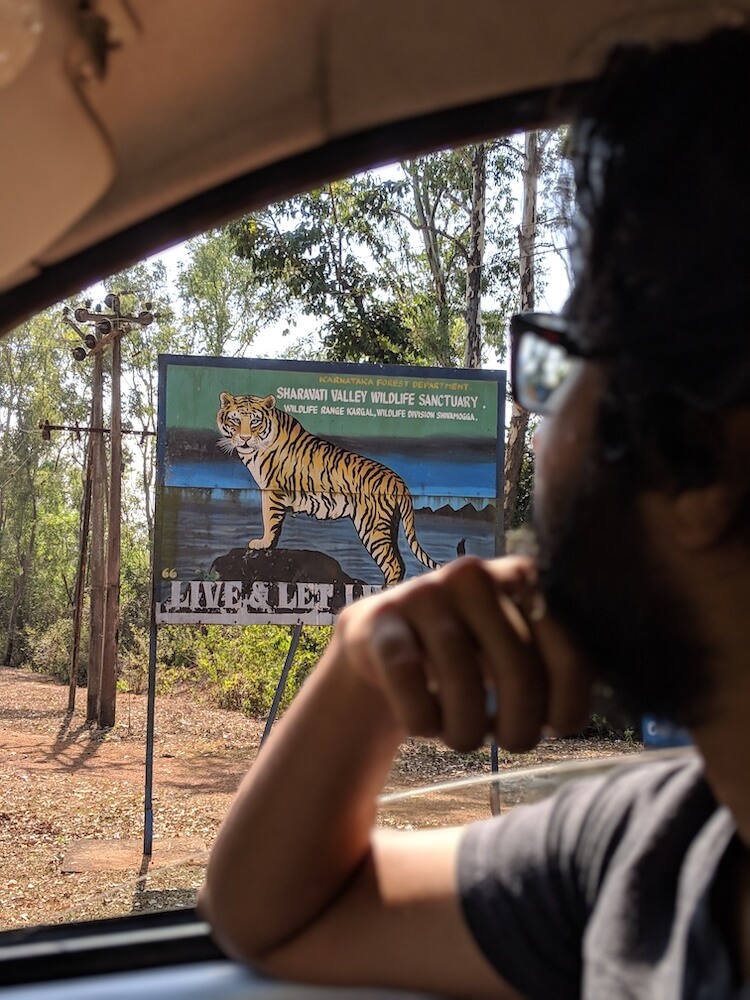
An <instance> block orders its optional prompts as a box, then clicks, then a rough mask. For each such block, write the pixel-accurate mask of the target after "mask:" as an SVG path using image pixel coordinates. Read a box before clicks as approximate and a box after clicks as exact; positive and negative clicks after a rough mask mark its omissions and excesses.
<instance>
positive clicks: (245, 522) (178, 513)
mask: <svg viewBox="0 0 750 1000" xmlns="http://www.w3.org/2000/svg"><path fill="white" fill-rule="evenodd" d="M238 464H239V463H238ZM173 496H174V494H173ZM179 500H180V502H179V504H178V505H176V506H175V507H172V508H171V509H172V510H173V512H174V516H173V519H172V520H171V522H170V521H167V520H166V519H165V523H163V525H162V530H161V535H160V552H159V553H158V555H157V575H158V570H159V566H162V567H163V566H170V567H174V568H176V569H177V571H178V576H179V577H180V578H181V579H183V580H190V579H196V578H199V577H200V576H201V574H203V573H207V572H209V571H210V569H211V565H212V563H213V561H214V559H216V558H217V557H218V556H221V555H224V554H226V553H227V552H229V551H230V550H231V549H233V548H244V547H245V546H246V545H247V542H248V540H249V539H250V538H257V537H259V536H260V535H261V534H262V522H261V513H260V503H259V492H258V491H257V490H214V491H212V493H208V492H204V491H200V490H187V491H185V492H183V491H179ZM415 526H416V534H417V538H418V539H419V542H420V544H421V545H422V547H423V548H424V549H425V551H426V552H428V553H429V555H430V556H432V558H433V559H434V560H435V561H436V562H438V563H443V562H448V561H449V560H451V559H453V558H455V556H456V546H457V545H458V542H459V541H460V539H462V538H465V539H466V551H467V553H470V554H472V555H479V556H485V557H490V556H492V555H494V554H495V528H494V525H493V524H491V523H487V522H485V521H479V520H477V519H475V518H468V517H464V518H461V517H456V516H452V517H447V516H440V515H431V514H420V513H419V512H417V513H416V515H415ZM278 544H279V547H280V548H291V549H315V550H317V551H320V552H324V553H326V554H328V555H330V556H332V557H333V558H335V559H337V560H338V561H339V563H340V564H341V567H342V569H343V570H344V572H345V573H348V574H349V575H350V576H352V577H354V578H355V579H359V580H363V581H365V582H366V583H371V584H375V585H381V584H382V582H383V577H382V574H381V572H380V570H379V569H378V567H377V566H376V565H375V563H374V562H373V561H372V558H371V557H370V555H369V554H368V552H367V550H366V549H365V548H364V546H363V545H362V542H361V541H360V539H359V537H358V536H357V533H356V531H355V530H354V526H353V524H352V522H351V521H350V520H349V519H348V518H343V519H341V520H339V521H318V520H316V519H315V518H312V517H308V516H307V515H305V514H291V513H290V514H287V515H286V517H285V519H284V524H283V527H282V530H281V537H280V540H279V543H278ZM399 549H400V551H401V555H402V556H403V558H404V563H405V566H406V575H407V577H409V576H415V575H418V574H420V573H424V572H425V567H424V566H423V565H422V564H421V563H420V562H419V561H418V560H417V559H416V558H415V557H414V556H413V555H412V553H411V551H410V550H409V549H408V546H407V544H406V539H405V538H404V535H403V529H402V531H401V533H400V540H399Z"/></svg>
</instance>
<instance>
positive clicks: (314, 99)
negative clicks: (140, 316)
mask: <svg viewBox="0 0 750 1000" xmlns="http://www.w3.org/2000/svg"><path fill="white" fill-rule="evenodd" d="M748 10H750V0H741V2H740V3H737V4H734V5H732V6H727V5H724V4H717V3H716V2H713V0H694V2H692V3H690V4H687V5H686V4H680V5H678V6H671V7H670V6H667V7H665V6H664V4H663V3H662V2H659V0H609V2H608V3H607V4H601V3H600V2H598V0H579V2H578V3H576V4H575V5H569V4H560V3H558V2H556V0H503V2H488V0H463V2H462V3H461V4H460V5H459V4H456V3H455V2H448V0H379V2H378V3H377V4H373V3H371V2H367V0H304V3H300V2H299V0H274V2H273V3H267V2H261V0H212V2H211V3H210V4H207V3H205V2H202V0H159V2H158V3H155V2H153V0H19V2H18V3H12V4H5V5H0V38H5V39H6V45H5V56H6V58H5V59H3V60H0V121H1V122H2V125H3V134H4V135H5V136H12V141H11V142H6V145H5V149H4V155H3V158H2V160H1V161H0V191H2V192H3V194H2V201H3V216H4V220H5V226H4V231H5V240H4V241H3V245H2V246H1V247H0V293H1V294H0V333H2V332H6V331H7V330H8V329H10V328H12V327H13V326H15V325H16V324H17V323H19V322H20V321H21V320H22V319H24V318H25V317H27V316H28V315H30V314H32V313H33V312H35V311H37V310H38V309H40V308H42V307H44V306H45V305H48V304H50V303H52V302H54V301H57V300H59V299H60V298H62V297H63V296H65V295H67V294H71V293H73V292H75V291H77V290H78V289H80V288H81V287H82V286H84V285H85V284H87V283H91V282H93V281H94V280H96V279H97V278H99V277H102V276H103V275H106V274H108V273H112V272H113V271H115V270H117V269H118V268H121V267H123V266H125V265H126V264H128V263H131V262H132V261H133V260H135V259H138V258H139V257H143V256H146V255H147V254H149V253H153V252H156V251H157V250H160V249H163V248H165V247H166V246H169V245H171V244H173V243H175V242H178V241H180V240H182V239H185V238H187V237H189V236H191V235H194V234H195V233H197V232H201V231H203V230H205V229H207V228H209V227H210V226H212V225H216V224H219V223H221V222H223V221H226V220H227V219H228V218H231V217H236V216H237V215H239V214H241V213H242V212H244V211H248V210H250V209H252V208H256V207H259V206H260V205H263V204H267V203H269V202H270V201H272V200H274V199H277V198H281V197H284V196H289V195H291V194H293V193H295V192H297V191H300V190H303V189H306V188H309V187H311V186H313V185H315V184H316V183H320V182H322V181H323V180H326V179H329V178H332V177H336V176H343V175H345V174H347V173H352V172H354V171H355V170H357V169H362V168H365V167H367V166H371V165H375V164H379V163H384V162H387V161H389V160H393V159H398V158H400V157H401V158H403V157H405V156H414V155H417V154H419V153H422V152H426V151H428V150H430V149H435V148H439V147H441V146H446V145H449V144H458V143H466V142H470V141H474V140H478V139H481V138H486V137H488V136H490V135H496V134H499V133H502V132H506V133H507V132H510V131H513V130H517V129H520V128H524V127H535V126H538V125H541V124H553V123H558V122H560V121H563V120H565V118H566V117H568V116H569V115H570V114H571V112H572V110H573V108H574V107H575V103H576V101H577V100H578V99H579V96H580V93H581V90H582V87H583V85H584V84H585V82H586V81H588V80H590V79H591V78H592V77H594V76H595V75H596V74H597V72H598V71H599V70H600V68H601V65H602V63H603V61H604V59H605V58H606V55H607V53H608V52H609V51H610V50H611V48H612V46H613V44H614V42H615V40H617V41H625V40H634V41H635V40H638V41H643V40H647V41H651V42H658V41H660V40H663V39H674V38H688V37H695V36H697V35H699V34H702V33H705V32H706V31H707V30H709V29H710V28H711V27H714V26H717V25H720V24H733V23H737V22H738V21H741V20H744V18H745V16H746V14H747V12H748Z"/></svg>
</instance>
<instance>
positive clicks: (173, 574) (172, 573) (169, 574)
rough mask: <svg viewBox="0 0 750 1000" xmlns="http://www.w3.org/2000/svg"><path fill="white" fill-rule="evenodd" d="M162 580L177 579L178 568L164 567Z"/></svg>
mask: <svg viewBox="0 0 750 1000" xmlns="http://www.w3.org/2000/svg"><path fill="white" fill-rule="evenodd" d="M161 578H162V580H176V579H177V570H176V569H163V570H162V571H161Z"/></svg>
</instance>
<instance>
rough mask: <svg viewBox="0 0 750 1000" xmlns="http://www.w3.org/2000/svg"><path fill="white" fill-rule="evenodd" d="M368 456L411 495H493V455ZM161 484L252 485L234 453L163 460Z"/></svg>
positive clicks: (185, 485)
mask: <svg viewBox="0 0 750 1000" xmlns="http://www.w3.org/2000/svg"><path fill="white" fill-rule="evenodd" d="M371 457H372V458H375V459H376V460H377V461H378V462H382V464H383V465H386V466H387V467H388V468H389V469H393V471H394V472H396V473H398V475H399V476H401V478H402V479H403V480H404V482H405V483H406V484H407V485H408V487H409V490H410V491H411V494H412V496H413V497H415V498H417V497H429V496H440V497H468V498H473V497H494V496H495V490H496V480H497V467H496V464H495V460H494V456H493V457H488V458H484V457H482V459H478V458H477V457H476V454H473V455H464V454H462V453H461V452H460V451H452V452H450V453H446V454H443V455H435V456H433V455H430V456H429V457H428V458H426V459H425V458H422V457H419V456H415V455H413V454H405V453H398V452H388V453H384V454H382V455H375V454H372V453H371ZM164 485H165V486H178V487H183V488H193V489H194V488H199V489H200V488H202V489H211V488H220V489H242V490H245V489H248V488H249V489H252V488H253V487H254V482H253V479H252V476H251V475H250V473H249V472H248V471H247V469H246V468H245V466H244V465H243V464H242V462H241V461H240V459H239V458H238V457H237V456H236V455H230V456H227V457H226V458H224V457H220V458H218V459H217V460H209V461H205V460H204V461H186V462H167V463H166V464H165V467H164Z"/></svg>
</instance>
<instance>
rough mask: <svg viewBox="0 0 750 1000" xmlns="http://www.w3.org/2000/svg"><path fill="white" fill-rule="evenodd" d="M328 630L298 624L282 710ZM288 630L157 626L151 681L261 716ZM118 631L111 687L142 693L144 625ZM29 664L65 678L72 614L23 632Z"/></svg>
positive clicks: (81, 676) (161, 688)
mask: <svg viewBox="0 0 750 1000" xmlns="http://www.w3.org/2000/svg"><path fill="white" fill-rule="evenodd" d="M331 631H332V629H331V628H319V627H312V626H308V627H307V628H306V629H303V631H302V635H301V636H300V642H299V646H298V647H297V652H296V655H295V657H294V662H293V664H292V668H291V671H290V673H289V677H288V679H287V684H286V688H285V691H284V696H283V698H282V702H281V710H282V711H283V710H284V709H285V708H286V707H287V706H288V705H289V703H290V702H291V700H292V698H293V697H294V695H295V694H296V693H297V691H298V690H299V689H300V687H301V686H302V683H303V682H304V680H305V678H306V677H307V675H308V674H309V673H310V671H311V670H312V668H313V667H314V666H315V664H316V663H317V661H318V659H319V658H320V656H321V654H322V652H323V650H324V649H325V647H326V646H327V645H328V642H329V640H330V637H331ZM292 633H293V629H292V628H291V627H288V626H279V625H253V626H248V627H242V626H236V625H194V626H185V625H182V626H176V625H170V626H165V627H164V628H161V629H159V631H158V632H157V664H156V687H157V691H158V692H159V693H161V694H168V693H170V692H171V691H174V690H176V689H180V688H186V689H188V690H192V691H195V692H203V693H204V694H206V695H207V696H208V697H209V699H210V700H212V701H214V702H215V703H216V704H217V705H218V706H219V707H220V708H228V709H232V710H235V711H240V712H244V713H245V714H246V715H251V716H260V717H263V716H267V715H268V713H269V711H270V708H271V704H272V703H273V698H274V694H275V693H276V687H277V685H278V682H279V678H280V677H281V672H282V670H283V668H284V662H285V660H286V655H287V652H288V650H289V646H290V644H291V640H292ZM126 634H127V642H126V641H123V638H124V636H123V634H121V637H120V640H121V641H120V648H119V655H118V661H119V668H120V675H119V679H118V688H119V690H121V691H131V692H132V693H133V694H141V693H143V692H144V691H145V690H146V689H147V686H148V655H149V648H148V647H149V634H148V630H147V629H144V628H139V627H137V626H134V625H131V627H130V628H129V629H128V630H127V633H126ZM25 639H26V643H27V645H28V649H29V657H28V659H29V666H31V668H32V669H33V670H37V671H39V672H40V673H44V674H48V675H49V676H51V677H55V678H56V679H57V680H60V681H63V682H67V680H68V676H69V670H70V655H71V650H72V644H73V622H72V615H70V616H66V617H65V618H60V619H58V621H56V622H54V623H53V624H52V625H50V626H48V627H46V628H36V629H35V628H31V627H28V628H27V629H26V630H25ZM78 663H79V667H78V683H79V684H82V685H83V684H85V683H86V680H87V677H86V675H87V667H88V641H87V628H86V623H85V622H84V628H83V629H82V635H81V649H80V655H79V660H78Z"/></svg>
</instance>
